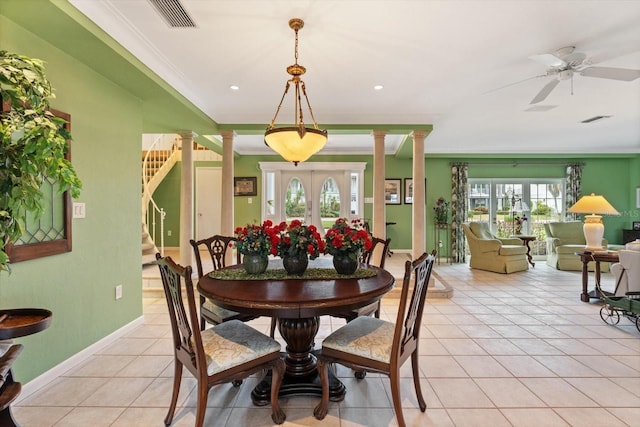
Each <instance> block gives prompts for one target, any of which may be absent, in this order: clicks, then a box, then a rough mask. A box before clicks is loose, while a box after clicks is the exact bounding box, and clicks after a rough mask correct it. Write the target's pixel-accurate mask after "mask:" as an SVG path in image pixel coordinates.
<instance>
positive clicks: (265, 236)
mask: <svg viewBox="0 0 640 427" xmlns="http://www.w3.org/2000/svg"><path fill="white" fill-rule="evenodd" d="M278 230H279V229H278V228H277V227H274V226H273V222H272V221H271V220H265V221H264V222H263V223H262V225H257V224H247V226H246V227H236V229H235V232H234V234H235V236H236V238H237V239H238V240H237V241H236V242H235V247H236V249H238V252H240V253H241V254H243V255H269V254H271V253H273V241H274V237H275V236H276V234H277V233H278Z"/></svg>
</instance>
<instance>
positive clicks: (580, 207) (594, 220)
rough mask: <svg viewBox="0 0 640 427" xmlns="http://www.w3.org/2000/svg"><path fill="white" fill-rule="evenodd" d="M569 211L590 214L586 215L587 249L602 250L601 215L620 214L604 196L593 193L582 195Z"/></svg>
mask: <svg viewBox="0 0 640 427" xmlns="http://www.w3.org/2000/svg"><path fill="white" fill-rule="evenodd" d="M567 212H570V213H577V214H588V215H585V217H584V226H583V231H584V238H585V240H586V242H587V245H586V249H587V250H602V249H603V248H602V238H603V237H604V225H603V224H602V221H601V216H600V215H620V213H619V212H618V211H617V210H615V208H614V207H613V206H611V204H610V203H609V202H607V200H606V199H605V198H604V197H602V196H597V195H595V194H593V193H591V194H590V195H588V196H582V198H580V200H578V201H577V202H576V204H575V205H573V206H571V208H569V210H568V211H567Z"/></svg>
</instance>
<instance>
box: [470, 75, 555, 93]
mask: <svg viewBox="0 0 640 427" xmlns="http://www.w3.org/2000/svg"><path fill="white" fill-rule="evenodd" d="M541 77H547V75H546V74H541V75H538V76H533V77H528V78H526V79H522V80H518V81H517V82H513V83H509V84H506V85H504V86H500V87H497V88H494V89H491V90H488V91H486V92H482V94H483V95H486V94H488V93H492V92H496V91H498V90H501V89H504V88H508V87H511V86H515V85H519V84H520V83H524V82H528V81H529V80H533V79H539V78H541Z"/></svg>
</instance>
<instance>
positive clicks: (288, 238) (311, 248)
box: [271, 219, 325, 259]
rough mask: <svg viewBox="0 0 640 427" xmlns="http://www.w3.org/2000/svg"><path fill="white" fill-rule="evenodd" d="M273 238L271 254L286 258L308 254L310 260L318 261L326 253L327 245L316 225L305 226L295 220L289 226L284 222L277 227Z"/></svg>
mask: <svg viewBox="0 0 640 427" xmlns="http://www.w3.org/2000/svg"><path fill="white" fill-rule="evenodd" d="M274 229H275V230H276V232H275V233H274V234H273V236H272V240H271V242H272V244H273V246H272V247H271V254H272V255H276V256H279V257H281V258H284V257H285V256H298V255H300V254H303V253H304V254H308V255H309V259H316V258H318V257H319V256H320V254H322V253H323V252H324V251H325V243H324V241H323V240H322V237H321V236H320V234H319V233H318V229H317V227H316V226H315V225H313V224H312V225H304V224H302V221H300V220H298V219H294V220H293V221H291V223H290V224H289V225H287V223H286V222H285V221H282V222H281V223H280V224H279V225H277V226H275V227H274Z"/></svg>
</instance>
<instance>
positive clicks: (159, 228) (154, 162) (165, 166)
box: [142, 135, 180, 265]
mask: <svg viewBox="0 0 640 427" xmlns="http://www.w3.org/2000/svg"><path fill="white" fill-rule="evenodd" d="M167 136H168V135H160V136H159V137H158V138H157V139H156V140H155V141H154V143H153V145H152V146H151V147H150V148H149V150H147V151H142V264H143V265H144V264H149V263H151V262H153V261H155V259H156V257H155V254H156V252H160V253H161V254H163V255H164V218H165V212H164V210H163V209H162V208H159V207H158V205H157V204H156V202H155V200H153V192H154V191H155V190H156V189H157V188H158V185H160V183H161V182H162V180H163V179H164V178H165V176H167V174H168V173H169V171H170V170H171V168H172V167H173V165H174V164H175V163H176V162H177V161H178V160H179V158H180V150H179V144H180V138H173V140H172V141H170V144H167V143H166V137H167ZM163 140H165V142H164V143H163ZM161 145H164V146H167V145H169V147H168V148H159V147H160V146H161ZM157 238H159V239H160V248H159V249H158V245H156V241H157V240H156V239H157Z"/></svg>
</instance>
